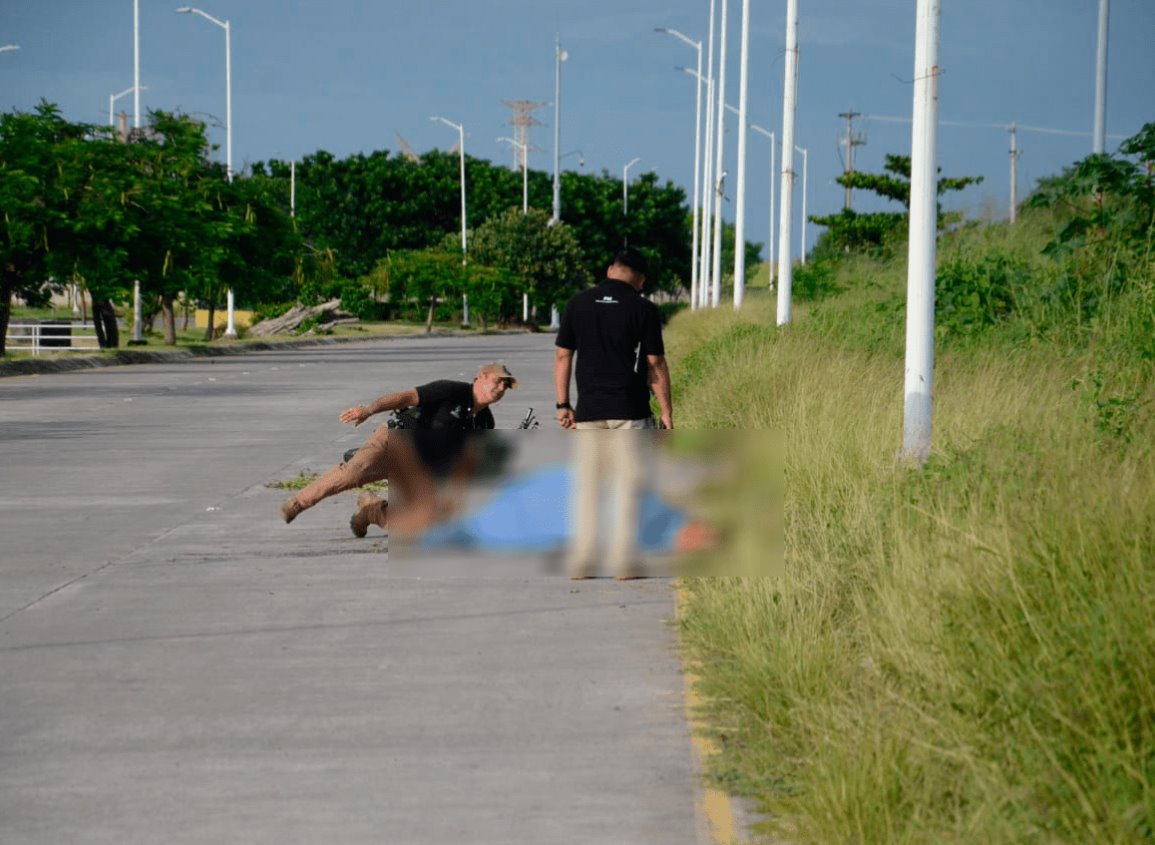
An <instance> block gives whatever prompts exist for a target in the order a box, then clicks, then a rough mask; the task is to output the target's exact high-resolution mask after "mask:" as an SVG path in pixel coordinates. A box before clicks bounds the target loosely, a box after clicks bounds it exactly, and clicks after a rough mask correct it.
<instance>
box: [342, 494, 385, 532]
mask: <svg viewBox="0 0 1155 845" xmlns="http://www.w3.org/2000/svg"><path fill="white" fill-rule="evenodd" d="M388 507H389V503H388V502H386V501H385V500H384V499H381V498H379V497H378V496H374V495H373V494H372V493H370V492H369V491H365V492H364V493H362V494H361V495H360V496H358V497H357V512H356V513H354V514H353V516H352V518H351V519H350V520H349V528H350V529H351V530H352V531H353V536H354V537H364V536H365V535H366V534H367V533H368V531H369V526H370V525H376V526H378V527H380V528H384V527H385V511H386V508H388Z"/></svg>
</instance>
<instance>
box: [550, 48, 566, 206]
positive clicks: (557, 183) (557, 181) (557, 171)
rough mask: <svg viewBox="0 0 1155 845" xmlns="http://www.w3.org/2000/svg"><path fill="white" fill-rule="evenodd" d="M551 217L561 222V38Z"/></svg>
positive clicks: (555, 91)
mask: <svg viewBox="0 0 1155 845" xmlns="http://www.w3.org/2000/svg"><path fill="white" fill-rule="evenodd" d="M553 58H554V62H553V65H554V70H553V216H552V217H551V218H550V223H557V222H558V221H559V220H561V63H562V62H564V61H565V60H566V59H568V58H569V53H567V52H566V51H565V50H563V49H562V48H561V36H560V35H557V36H555V38H554V45H553Z"/></svg>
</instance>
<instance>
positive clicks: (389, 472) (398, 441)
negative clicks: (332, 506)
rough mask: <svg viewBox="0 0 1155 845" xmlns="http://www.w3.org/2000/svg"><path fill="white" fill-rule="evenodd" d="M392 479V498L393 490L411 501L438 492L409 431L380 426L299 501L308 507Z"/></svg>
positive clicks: (306, 490)
mask: <svg viewBox="0 0 1155 845" xmlns="http://www.w3.org/2000/svg"><path fill="white" fill-rule="evenodd" d="M384 479H389V498H390V499H391V500H392V499H393V498H394V493H395V492H396V493H398V494H400V497H401V498H402V499H404V500H406V501H409V502H426V501H432V500H433V498H434V497H435V494H436V482H435V481H434V479H433V475H432V474H431V473H430V472H429V470H428V469H427V468H426V467H425V465H424V464H422V462H421V459H420V458H419V457H418V455H417V451H416V450H415V449H414V447H413V440H412V438H411V437H409V436H407V432H404V431H398V430H394V429H390V428H388V427H387V426H381V427H380V428H378V429H377V430H376V431H375V432H373V434H372V435H371V436H370V437H369V439H368V440H366V441H365V444H364V445H363V446H362V447H361V448H360V449H358V450H357V451H356V453H354V454H353V456H352V457H351V458H349V460H347V461H345V462H344V463H342V464H337V466H335V467H333V468H332V469H331V470H329V471H328V472H326V473H324V474H323V475H321V476H320V477H319V478H317V479H315V480H314V481H313V482H312V483H310V484H309V485H308V486H307V487H305V488H304V489H303V490H301V491H300V492H299V493H297V495H296V497H295V498H296V500H297V504H298V505H300V506H301V508H302V509H308V508H311V507H313V505H315V504H317V503H318V502H320V501H321V500H322V499H327V498H329V497H330V496H335V495H336V494H338V493H342V492H344V491H345V490H353V489H354V488H357V487H363V486H364V485H366V484H369V483H371V482H374V481H382V480H384Z"/></svg>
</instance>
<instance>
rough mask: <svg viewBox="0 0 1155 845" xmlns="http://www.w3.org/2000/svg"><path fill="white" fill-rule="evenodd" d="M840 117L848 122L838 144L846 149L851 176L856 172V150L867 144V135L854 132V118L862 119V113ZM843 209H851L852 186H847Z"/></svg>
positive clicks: (847, 112) (846, 165) (844, 114)
mask: <svg viewBox="0 0 1155 845" xmlns="http://www.w3.org/2000/svg"><path fill="white" fill-rule="evenodd" d="M838 116H839V117H841V118H844V119H845V120H846V134H845V135H844V136H842V137H841V138H839V139H838V144H839V146H842V147H846V159H845V168H846V169H845V173H846V175H847V176H850V174H851V173H853V172H854V148H855V147H861V146H863V145H864V144H865V143H866V134H865V133H863V132H855V131H854V118H856V117H861V116H862V113H861V112H856V111H853V110H851V111H844V112H840V113H839V115H838ZM842 207H843V208H850V185H847V186H846V197H845V199H844V200H843V204H842Z"/></svg>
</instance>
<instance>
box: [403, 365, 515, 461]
mask: <svg viewBox="0 0 1155 845" xmlns="http://www.w3.org/2000/svg"><path fill="white" fill-rule="evenodd" d="M416 389H417V405H416V406H415V407H414V408H412V409H410V410H409V411H408V412H407V416H409V418H410V419H411V420H412V421H413V424H414V425H413V430H412V434H411V435H408V432H407V433H406V435H402V436H412V437H413V444H414V446H415V447H416V448H417V454H418V455H419V456H420V457H421V460H422V461H423V462H424V463H425V465H426V466H428V467H429V468H430V469H431V470H432V471H433V472H434V473H435V474H437V475H447V474H448V473H449V471H450V470H451V469H452V467H453V463H454V462H455V461H456V460H457V458H458V456H459V455H460V454H461V453H462V451H463V450H464V449H465V443H466V438H467V437H468V436H469V434H468V433H469V432H471V431H475V430H480V429H491V428H494V426H495V423H494V419H493V413H492V412H491V411H490V410H489V408H482V409H481V410H480V411H478V413H477V414H476V416H475V415H474V414H473V385H471V384H470V383H469V382H464V381H450V380H448V379H443V380H440V381H431V382H429V383H428V384H423V385H420V386H419V387H417V388H416Z"/></svg>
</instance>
